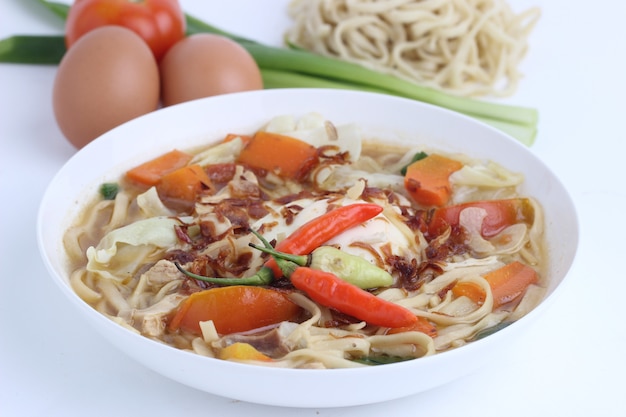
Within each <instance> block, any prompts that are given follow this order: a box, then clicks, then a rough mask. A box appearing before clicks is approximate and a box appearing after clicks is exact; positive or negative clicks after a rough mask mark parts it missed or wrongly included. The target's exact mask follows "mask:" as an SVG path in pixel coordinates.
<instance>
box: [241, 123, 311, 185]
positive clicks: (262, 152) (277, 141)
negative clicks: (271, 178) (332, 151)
mask: <svg viewBox="0 0 626 417" xmlns="http://www.w3.org/2000/svg"><path fill="white" fill-rule="evenodd" d="M317 161H318V156H317V149H316V148H315V147H314V146H312V145H309V144H308V143H306V142H304V141H301V140H299V139H296V138H292V137H290V136H284V135H279V134H277V133H270V132H265V131H259V132H257V133H255V134H254V136H253V137H252V139H251V140H250V142H249V143H248V145H247V146H246V147H245V148H243V150H242V151H241V153H240V154H239V157H238V158H237V162H238V163H241V164H245V165H248V166H250V167H252V168H258V169H264V170H266V171H269V172H273V173H275V174H277V175H279V176H281V177H284V178H291V179H299V178H302V177H303V176H304V175H306V174H307V173H308V172H309V171H310V170H311V168H313V167H314V166H315V164H317Z"/></svg>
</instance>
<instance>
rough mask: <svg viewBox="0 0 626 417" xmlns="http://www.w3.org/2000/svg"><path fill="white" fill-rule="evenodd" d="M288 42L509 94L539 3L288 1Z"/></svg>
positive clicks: (468, 89)
mask: <svg viewBox="0 0 626 417" xmlns="http://www.w3.org/2000/svg"><path fill="white" fill-rule="evenodd" d="M289 14H290V16H291V18H292V19H293V25H292V27H291V28H289V30H288V31H287V33H286V37H287V39H288V41H289V42H290V43H292V44H295V45H298V46H300V47H303V48H305V49H309V50H311V51H314V52H316V53H319V54H323V55H327V56H334V57H338V58H341V59H344V60H346V61H350V62H355V63H358V64H361V65H364V66H367V67H369V68H373V69H376V70H378V71H381V72H385V73H389V74H393V75H396V76H398V77H401V78H404V79H408V80H410V81H414V82H417V83H419V84H422V85H426V86H430V87H435V88H439V89H442V90H445V91H448V92H451V93H455V94H458V95H465V96H479V95H492V96H500V97H502V96H510V95H511V94H513V93H514V92H515V90H516V88H517V85H518V83H519V80H520V79H521V77H522V74H521V73H520V71H519V70H518V67H519V65H520V62H521V61H522V59H523V58H524V56H525V54H526V51H527V49H528V36H529V35H530V32H531V31H532V29H533V27H534V26H535V25H536V23H537V21H538V19H539V17H540V9H539V8H537V7H535V8H530V9H528V10H525V11H523V12H521V13H515V12H514V11H513V10H512V9H511V7H510V6H509V5H508V4H507V3H506V1H505V0H293V1H292V2H291V3H290V5H289Z"/></svg>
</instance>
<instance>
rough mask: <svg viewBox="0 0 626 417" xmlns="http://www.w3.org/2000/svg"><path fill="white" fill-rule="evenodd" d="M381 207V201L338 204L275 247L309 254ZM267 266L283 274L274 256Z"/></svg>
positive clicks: (277, 276) (369, 216) (380, 209)
mask: <svg viewBox="0 0 626 417" xmlns="http://www.w3.org/2000/svg"><path fill="white" fill-rule="evenodd" d="M382 211H383V208H382V207H380V206H379V205H377V204H369V203H359V204H351V205H349V206H341V207H338V208H336V209H334V210H332V211H329V212H327V213H324V214H322V215H321V216H319V217H316V218H315V219H313V220H311V221H309V222H307V223H305V224H303V225H302V226H300V227H299V228H298V229H296V230H295V231H294V232H293V233H292V234H291V235H290V236H289V237H287V238H286V239H284V240H282V241H280V242H278V244H277V245H276V248H275V249H276V250H277V251H280V252H285V253H290V254H293V255H307V254H309V253H310V252H312V251H313V250H315V249H317V248H318V247H319V246H321V245H322V244H324V243H326V242H327V241H329V240H330V239H332V238H333V237H335V236H337V235H338V234H340V233H341V232H343V231H345V230H348V229H350V228H351V227H354V226H356V225H359V224H361V223H363V222H365V221H367V220H369V219H371V218H373V217H375V216H377V215H378V214H380V213H381V212H382ZM265 266H267V267H269V268H271V269H272V271H273V273H274V277H275V278H280V277H281V276H282V275H283V272H282V271H281V269H280V268H279V267H278V265H277V264H276V261H275V260H274V259H273V258H271V259H269V260H268V261H267V262H266V263H265Z"/></svg>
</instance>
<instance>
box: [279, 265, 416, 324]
mask: <svg viewBox="0 0 626 417" xmlns="http://www.w3.org/2000/svg"><path fill="white" fill-rule="evenodd" d="M277 262H278V264H279V265H280V266H281V268H282V269H283V273H284V274H285V275H286V276H287V277H289V280H290V281H291V283H292V284H293V286H294V287H296V288H297V289H299V290H300V291H303V292H305V293H306V294H307V295H308V296H309V297H310V298H311V299H312V300H313V301H315V302H317V303H319V304H322V305H324V306H326V307H330V308H334V309H336V310H338V311H340V312H342V313H345V314H349V315H351V316H353V317H355V318H357V319H359V320H363V321H365V322H367V323H369V324H372V325H376V326H381V327H390V328H395V327H406V326H412V325H413V324H415V322H417V320H418V319H417V316H416V315H415V314H413V313H411V312H410V311H409V310H408V309H406V308H404V307H402V306H401V305H398V304H394V303H392V302H390V301H387V300H384V299H382V298H378V297H376V296H375V295H374V294H372V293H370V292H367V291H365V290H362V289H360V288H359V287H357V286H356V285H353V284H350V283H349V282H346V281H343V280H342V279H340V278H338V277H337V276H336V275H334V274H331V273H329V272H324V271H318V270H316V269H311V268H307V267H303V266H298V265H296V264H294V263H293V262H289V261H285V260H284V259H278V260H277Z"/></svg>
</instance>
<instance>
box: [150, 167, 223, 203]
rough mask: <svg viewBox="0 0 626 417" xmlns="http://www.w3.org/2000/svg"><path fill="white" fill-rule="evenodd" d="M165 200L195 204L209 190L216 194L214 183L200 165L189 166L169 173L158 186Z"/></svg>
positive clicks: (160, 194)
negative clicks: (202, 193)
mask: <svg viewBox="0 0 626 417" xmlns="http://www.w3.org/2000/svg"><path fill="white" fill-rule="evenodd" d="M156 188H157V192H158V193H159V197H161V199H163V200H174V201H179V202H194V201H195V200H196V197H197V196H198V194H200V193H201V192H202V191H203V190H205V189H207V190H209V192H210V193H212V192H214V191H215V189H214V186H213V182H212V181H211V179H210V178H209V176H208V175H207V173H206V172H204V169H202V167H201V166H200V165H187V166H184V167H182V168H178V169H177V170H175V171H172V172H169V173H167V174H165V175H163V177H161V180H160V181H159V182H158V183H157V184H156Z"/></svg>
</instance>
